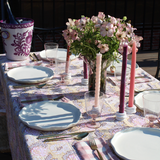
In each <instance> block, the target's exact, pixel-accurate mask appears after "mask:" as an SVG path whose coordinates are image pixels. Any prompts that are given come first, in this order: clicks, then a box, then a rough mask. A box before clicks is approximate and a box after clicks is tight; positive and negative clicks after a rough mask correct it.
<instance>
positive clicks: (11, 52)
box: [0, 18, 34, 61]
mask: <svg viewBox="0 0 160 160" xmlns="http://www.w3.org/2000/svg"><path fill="white" fill-rule="evenodd" d="M17 19H18V20H19V21H21V22H20V24H8V23H4V22H3V21H1V22H0V27H1V31H2V33H1V34H2V40H3V46H4V49H5V52H6V56H7V58H8V59H9V60H18V61H21V60H25V59H27V57H28V55H29V53H30V49H31V43H32V33H33V27H34V21H33V20H32V19H29V18H17Z"/></svg>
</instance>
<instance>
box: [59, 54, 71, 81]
mask: <svg viewBox="0 0 160 160" xmlns="http://www.w3.org/2000/svg"><path fill="white" fill-rule="evenodd" d="M66 63H68V67H69V66H70V60H69V61H66V57H58V56H57V58H56V73H57V74H59V75H60V77H61V80H60V81H59V82H58V83H61V84H67V82H68V80H67V73H66Z"/></svg>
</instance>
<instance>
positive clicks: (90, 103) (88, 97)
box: [84, 91, 104, 128]
mask: <svg viewBox="0 0 160 160" xmlns="http://www.w3.org/2000/svg"><path fill="white" fill-rule="evenodd" d="M84 98H85V108H86V113H87V114H88V116H89V117H91V118H92V120H91V122H89V123H87V126H88V127H89V128H99V127H100V123H99V122H96V118H97V117H98V116H100V115H101V112H102V107H103V104H104V93H102V92H100V95H99V105H98V106H97V107H95V91H88V92H86V93H85V94H84Z"/></svg>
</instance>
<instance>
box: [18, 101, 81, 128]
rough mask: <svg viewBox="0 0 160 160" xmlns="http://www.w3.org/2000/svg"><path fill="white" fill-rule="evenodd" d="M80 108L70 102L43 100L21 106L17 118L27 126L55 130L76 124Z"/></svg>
mask: <svg viewBox="0 0 160 160" xmlns="http://www.w3.org/2000/svg"><path fill="white" fill-rule="evenodd" d="M80 116H81V112H80V110H79V109H78V108H77V107H75V106H74V105H72V104H70V103H64V102H59V101H43V102H37V103H33V104H30V105H28V106H25V107H23V108H22V110H21V111H20V113H19V118H20V119H21V120H22V122H23V123H25V124H26V125H27V126H29V127H31V128H34V129H38V130H43V131H56V130H64V129H67V128H70V127H72V126H74V125H76V124H77V122H78V121H79V119H80Z"/></svg>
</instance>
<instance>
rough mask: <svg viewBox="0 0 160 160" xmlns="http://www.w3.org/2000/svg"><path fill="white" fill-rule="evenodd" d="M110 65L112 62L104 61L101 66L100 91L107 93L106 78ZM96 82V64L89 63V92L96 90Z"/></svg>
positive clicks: (93, 62)
mask: <svg viewBox="0 0 160 160" xmlns="http://www.w3.org/2000/svg"><path fill="white" fill-rule="evenodd" d="M109 65H110V62H109V61H107V60H103V61H102V66H101V79H100V91H101V92H103V93H106V78H107V77H106V76H107V68H108V66H109ZM95 81H96V62H95V61H90V63H89V82H88V90H89V91H93V90H95Z"/></svg>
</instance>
